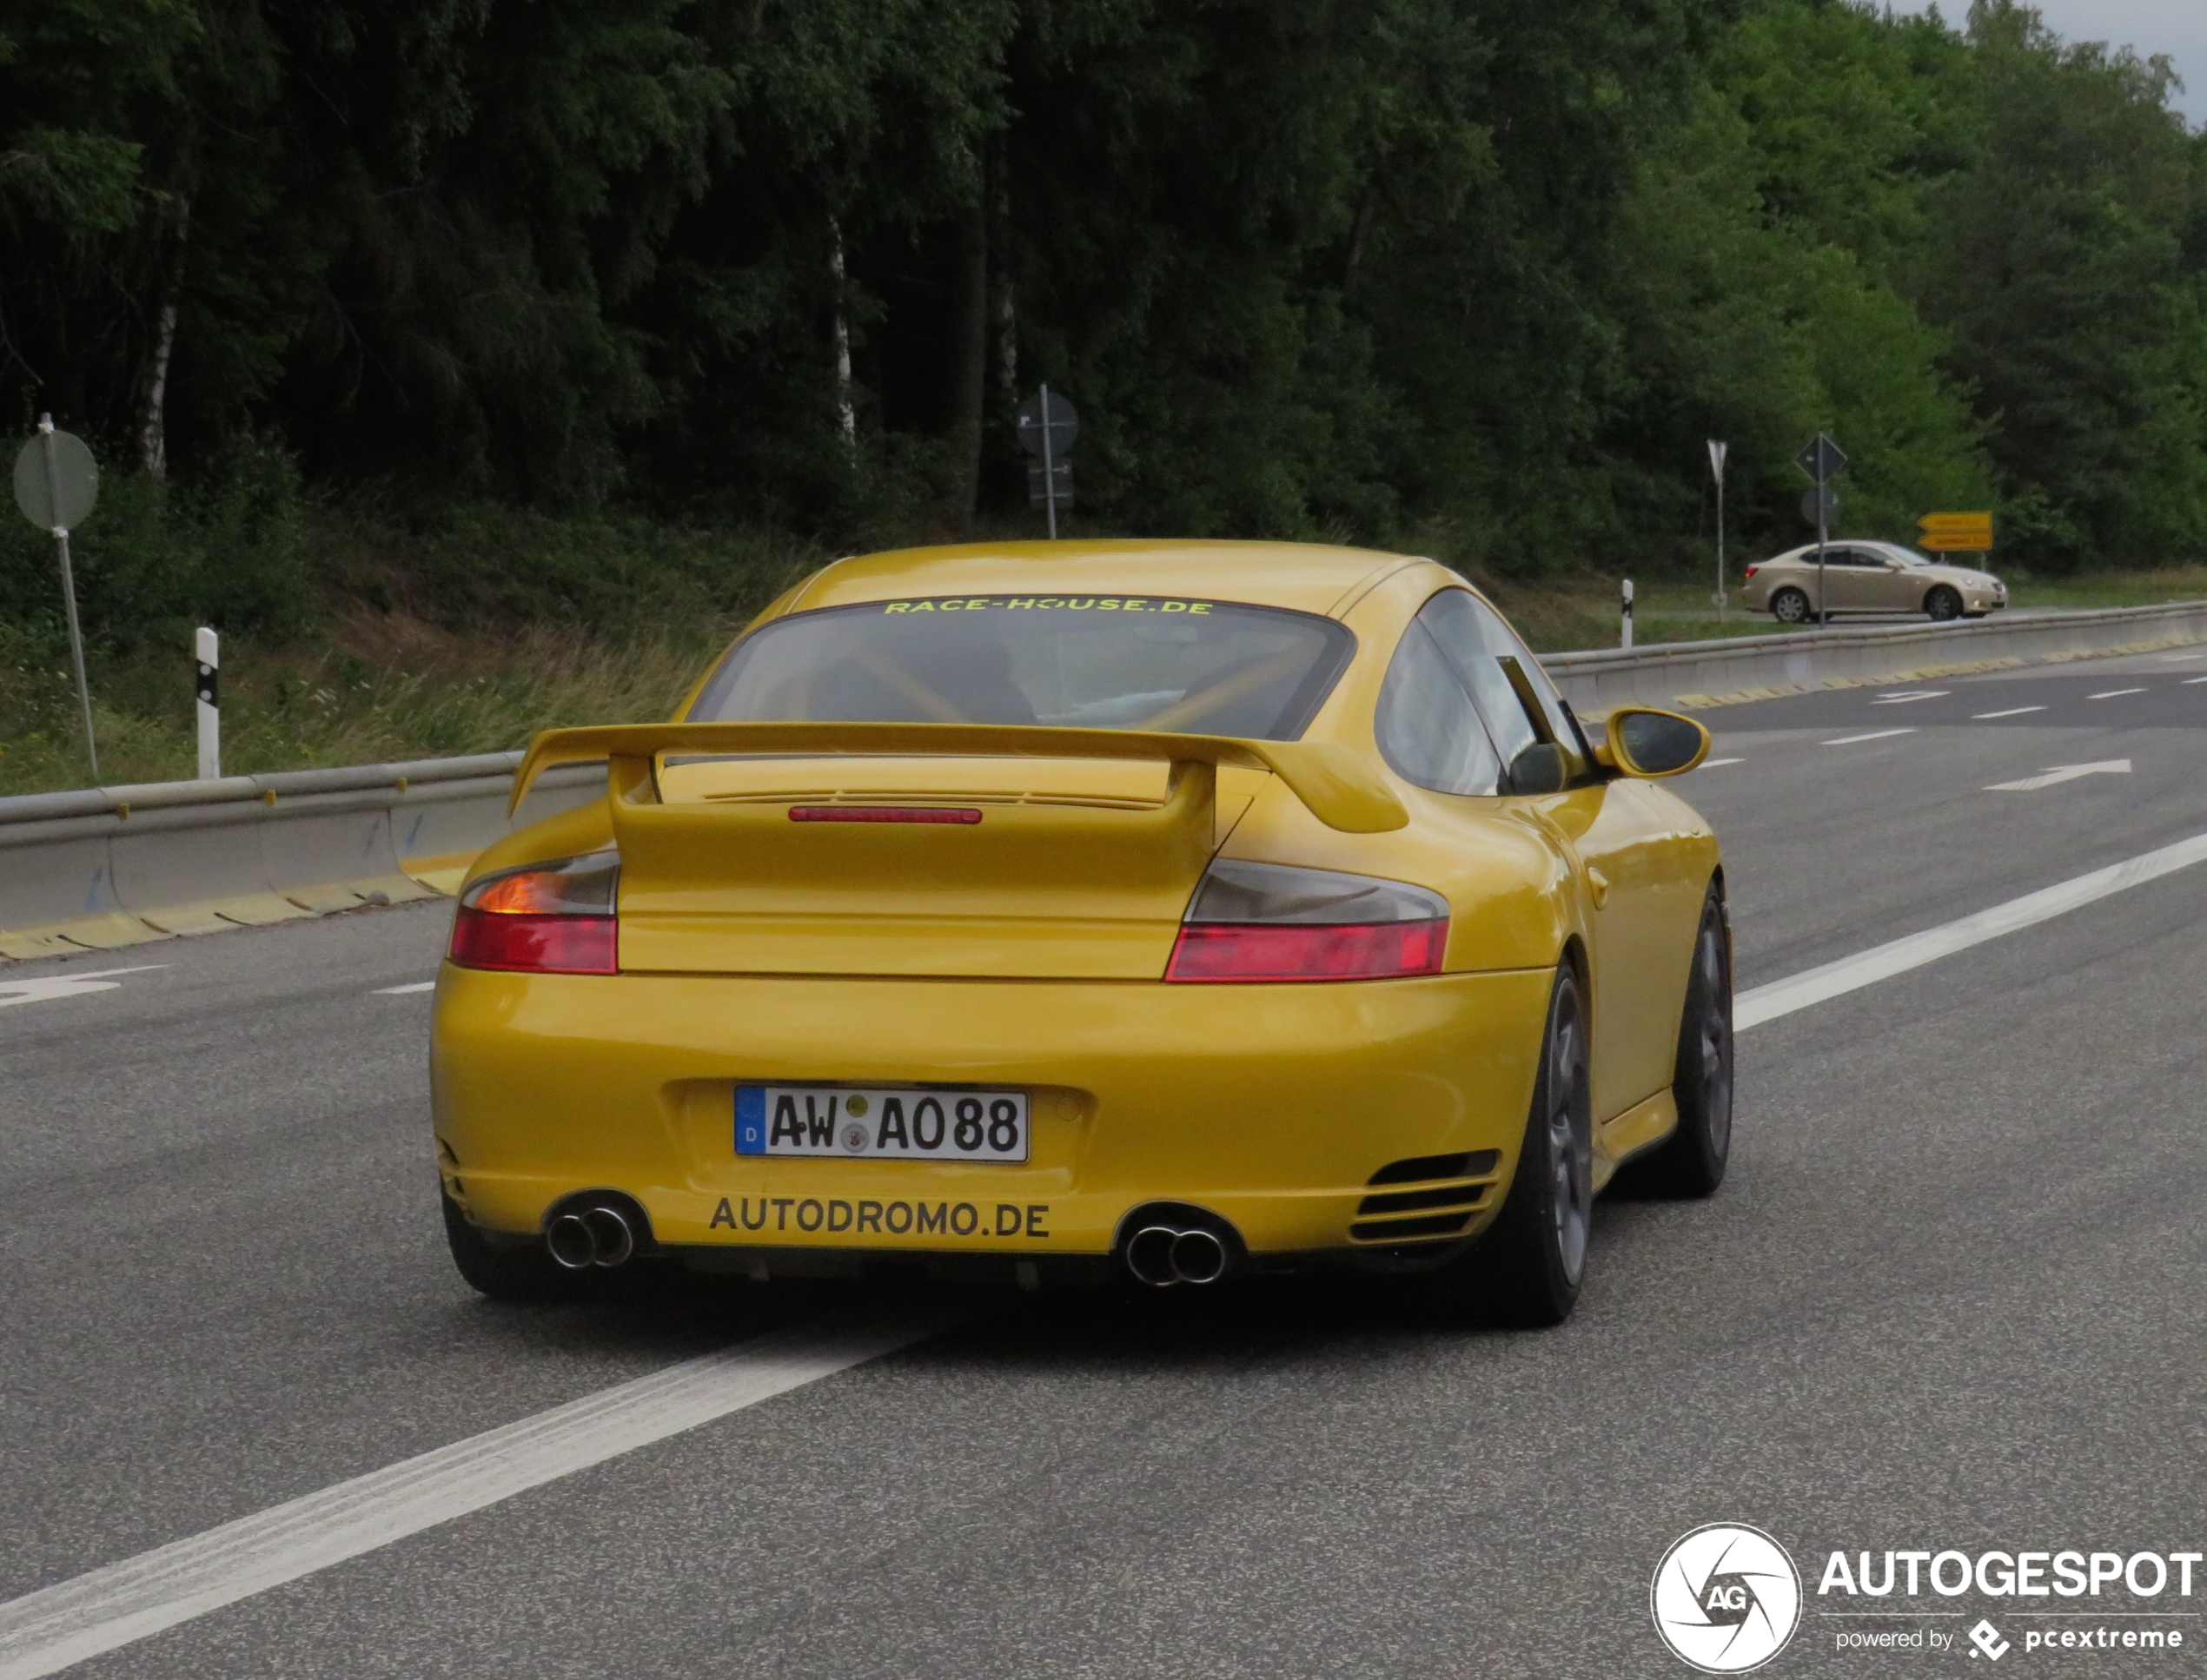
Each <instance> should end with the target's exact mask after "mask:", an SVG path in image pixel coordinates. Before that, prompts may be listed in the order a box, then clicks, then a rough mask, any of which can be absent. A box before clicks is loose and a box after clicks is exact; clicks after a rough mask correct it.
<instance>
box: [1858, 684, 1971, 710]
mask: <svg viewBox="0 0 2207 1680" xmlns="http://www.w3.org/2000/svg"><path fill="white" fill-rule="evenodd" d="M1952 692H1953V690H1952V689H1946V688H1926V689H1919V690H1917V691H1913V692H1911V693H1906V694H1880V695H1879V697H1878V698H1876V699H1874V700H1872V701H1871V702H1870V704H1872V705H1873V706H1905V705H1912V704H1915V702H1917V701H1918V700H1940V699H1944V698H1945V697H1946V696H1947V695H1949V694H1951V693H1952Z"/></svg>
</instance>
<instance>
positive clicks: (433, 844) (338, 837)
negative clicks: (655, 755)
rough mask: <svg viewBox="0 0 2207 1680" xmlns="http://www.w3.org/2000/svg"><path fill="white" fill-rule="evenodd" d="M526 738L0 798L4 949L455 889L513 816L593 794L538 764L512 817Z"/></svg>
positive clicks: (121, 940) (142, 936)
mask: <svg viewBox="0 0 2207 1680" xmlns="http://www.w3.org/2000/svg"><path fill="white" fill-rule="evenodd" d="M520 757H521V755H520V753H518V752H494V753H484V754H481V755H477V756H475V757H461V758H426V759H417V760H414V761H411V762H408V763H404V764H361V765H353V766H347V767H345V768H342V769H333V770H308V771H287V772H284V773H282V774H279V775H273V776H226V777H221V778H219V779H217V780H212V781H189V782H149V783H140V784H135V785H131V786H124V787H109V788H84V789H79V790H70V791H68V792H61V793H34V794H25V795H21V796H18V797H13V798H6V799H0V956H5V957H24V956H53V955H58V954H61V953H63V952H67V951H72V950H80V949H88V948H89V949H110V948H113V947H116V946H122V945H135V944H139V943H143V942H145V941H148V940H152V939H162V938H167V937H169V936H173V935H177V934H188V933H212V932H215V931H216V930H217V929H223V928H231V927H238V926H255V925H258V924H261V923H268V922H279V921H285V920H288V919H291V918H295V917H301V916H319V915H326V914H328V912H330V911H332V910H339V909H353V908H355V907H357V906H359V905H361V904H388V903H400V902H402V901H404V900H407V899H411V898H428V897H434V896H437V895H438V894H440V893H445V892H450V891H451V890H453V889H454V887H455V886H456V885H457V884H458V882H459V879H460V877H461V875H462V874H464V873H465V872H466V870H467V865H468V863H470V862H472V861H473V860H474V857H475V856H476V854H477V853H479V852H480V851H481V850H482V849H483V848H484V847H485V846H487V845H488V844H489V843H491V842H492V841H494V840H496V839H498V838H499V837H501V836H502V835H504V834H506V833H507V832H509V831H510V830H511V829H512V828H514V827H515V826H519V825H520V824H524V823H532V822H534V821H536V820H538V819H539V818H540V817H546V816H549V815H550V814H551V813H552V812H553V811H555V810H560V809H563V808H565V807H566V806H569V805H573V804H580V803H581V802H582V801H584V800H586V799H588V798H592V797H595V795H596V793H597V791H598V790H599V789H600V788H602V787H603V785H604V782H605V776H604V772H603V771H600V770H596V769H593V767H591V766H587V765H578V766H575V767H574V768H573V769H572V770H569V771H566V772H563V773H559V774H555V775H554V776H552V777H547V778H546V779H545V782H544V784H542V787H541V790H540V792H538V793H535V794H533V795H532V796H531V797H530V798H529V800H528V802H527V804H526V805H525V807H524V808H523V810H522V811H521V812H520V814H519V816H518V817H516V818H514V820H513V821H511V822H509V820H508V818H507V813H506V801H507V795H508V793H509V792H510V790H511V789H512V787H513V778H514V766H515V764H518V763H519V762H520Z"/></svg>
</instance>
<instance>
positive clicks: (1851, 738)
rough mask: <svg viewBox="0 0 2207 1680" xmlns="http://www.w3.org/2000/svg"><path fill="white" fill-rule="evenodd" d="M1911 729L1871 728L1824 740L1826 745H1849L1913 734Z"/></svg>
mask: <svg viewBox="0 0 2207 1680" xmlns="http://www.w3.org/2000/svg"><path fill="white" fill-rule="evenodd" d="M1915 732H1916V731H1914V730H1912V729H1873V730H1872V731H1870V732H1869V733H1868V734H1867V735H1842V736H1841V737H1839V739H1838V740H1836V741H1826V742H1824V743H1822V744H1823V745H1825V746H1827V747H1851V746H1852V745H1853V744H1855V743H1856V742H1857V741H1882V740H1884V739H1885V738H1886V736H1888V735H1913V734H1914V733H1915Z"/></svg>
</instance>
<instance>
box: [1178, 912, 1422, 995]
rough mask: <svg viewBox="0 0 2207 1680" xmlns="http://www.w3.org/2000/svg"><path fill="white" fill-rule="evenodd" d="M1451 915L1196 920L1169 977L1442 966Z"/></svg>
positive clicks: (1318, 975) (1370, 972) (1391, 974)
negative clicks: (1342, 919)
mask: <svg viewBox="0 0 2207 1680" xmlns="http://www.w3.org/2000/svg"><path fill="white" fill-rule="evenodd" d="M1447 948H1448V919H1447V918H1446V917H1442V918H1441V919H1439V920H1436V921H1430V922H1366V923H1356V922H1346V923H1344V922H1334V923H1256V922H1241V923H1231V922H1229V923H1190V924H1188V925H1187V926H1184V927H1183V928H1182V929H1181V930H1180V939H1179V943H1176V944H1175V945H1174V947H1173V948H1172V962H1170V964H1169V965H1168V966H1167V968H1166V969H1165V978H1166V979H1167V980H1210V981H1221V980H1274V981H1277V980H1382V979H1388V978H1395V977H1399V976H1404V975H1418V974H1439V973H1440V972H1441V958H1442V953H1443V952H1444V951H1445V950H1446V949H1447Z"/></svg>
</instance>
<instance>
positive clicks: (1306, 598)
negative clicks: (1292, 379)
mask: <svg viewBox="0 0 2207 1680" xmlns="http://www.w3.org/2000/svg"><path fill="white" fill-rule="evenodd" d="M1429 564H1431V562H1429V561H1420V560H1416V559H1410V558H1408V557H1407V556H1404V555H1401V554H1387V553H1382V552H1378V551H1376V550H1374V549H1369V548H1340V547H1335V546H1330V545H1328V544H1323V543H1265V542H1199V541H1189V540H1183V539H1173V540H1154V539H1119V540H1113V541H1097V542H1000V543H967V544H960V545H956V546H946V547H939V548H899V549H892V550H891V551H889V552H886V553H881V554H859V555H854V556H852V558H851V559H842V560H838V561H836V562H835V564H834V565H832V566H829V567H827V568H826V569H825V571H822V572H819V574H818V575H816V576H815V577H814V578H813V579H812V581H811V582H810V583H809V584H807V585H805V587H804V588H803V589H802V590H801V591H800V592H799V593H798V594H797V596H796V597H795V598H794V599H792V600H790V601H789V602H788V603H787V604H786V605H785V607H784V609H783V610H784V611H785V612H801V611H806V610H809V609H811V608H813V607H822V606H844V605H851V604H853V603H857V602H864V601H892V600H898V599H903V598H904V597H905V596H919V595H960V594H988V595H1001V594H1005V593H1019V594H1027V593H1036V594H1050V595H1063V594H1068V593H1078V594H1100V595H1121V596H1124V595H1149V596H1157V597H1164V598H1167V599H1170V598H1180V599H1190V598H1193V599H1199V600H1229V601H1247V602H1250V603H1252V604H1254V605H1259V606H1284V607H1291V608H1295V609H1296V610H1298V611H1300V612H1323V613H1336V612H1343V611H1346V610H1347V608H1348V606H1349V605H1350V603H1351V602H1352V601H1353V600H1354V599H1355V598H1356V597H1358V596H1360V595H1362V593H1363V592H1364V590H1363V588H1362V587H1361V585H1367V584H1369V583H1371V582H1374V581H1376V580H1377V579H1379V578H1381V577H1382V576H1384V575H1386V574H1387V573H1388V572H1394V571H1397V570H1399V569H1401V568H1402V567H1403V566H1418V565H1429Z"/></svg>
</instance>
